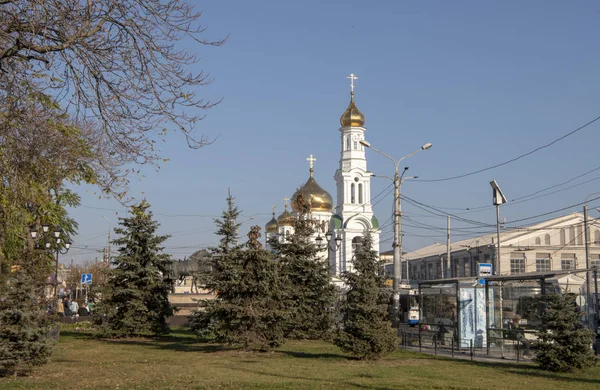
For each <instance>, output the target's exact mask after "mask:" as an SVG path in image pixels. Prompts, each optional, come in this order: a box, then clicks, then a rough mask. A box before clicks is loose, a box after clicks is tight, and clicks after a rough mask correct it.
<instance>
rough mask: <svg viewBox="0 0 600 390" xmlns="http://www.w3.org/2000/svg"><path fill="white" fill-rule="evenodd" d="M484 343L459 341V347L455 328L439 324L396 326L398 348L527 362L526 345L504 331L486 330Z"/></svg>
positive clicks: (455, 355)
mask: <svg viewBox="0 0 600 390" xmlns="http://www.w3.org/2000/svg"><path fill="white" fill-rule="evenodd" d="M488 333H489V339H488V342H487V343H485V344H483V343H481V340H475V339H471V340H462V341H461V346H459V345H458V339H457V337H455V335H456V334H457V332H456V329H455V328H451V327H440V326H439V325H428V324H420V325H418V326H408V325H401V326H400V329H399V335H400V347H401V348H404V349H412V350H418V351H419V352H424V353H430V354H434V355H444V356H448V357H452V358H454V357H457V355H460V356H461V357H463V358H464V357H465V356H466V357H470V358H471V359H474V358H475V357H491V358H500V359H507V360H513V361H516V362H521V361H530V360H529V357H528V356H527V357H524V356H523V355H524V353H525V354H526V355H528V353H529V346H527V347H525V344H524V343H526V342H523V341H519V340H518V339H517V338H516V337H515V338H507V335H506V332H502V331H501V330H496V332H494V329H490V330H489V332H488Z"/></svg>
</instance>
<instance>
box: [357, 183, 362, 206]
mask: <svg viewBox="0 0 600 390" xmlns="http://www.w3.org/2000/svg"><path fill="white" fill-rule="evenodd" d="M362 202H363V185H362V183H360V184H359V185H358V203H359V204H362Z"/></svg>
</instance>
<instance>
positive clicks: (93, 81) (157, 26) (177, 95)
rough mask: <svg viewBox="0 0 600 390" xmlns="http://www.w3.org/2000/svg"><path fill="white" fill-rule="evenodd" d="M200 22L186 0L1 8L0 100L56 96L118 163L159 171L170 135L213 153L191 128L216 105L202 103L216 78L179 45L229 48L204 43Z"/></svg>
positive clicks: (82, 0) (25, 0)
mask: <svg viewBox="0 0 600 390" xmlns="http://www.w3.org/2000/svg"><path fill="white" fill-rule="evenodd" d="M200 17H201V13H200V12H196V11H194V9H193V7H192V6H191V5H189V4H188V3H187V2H186V1H184V0H162V1H161V0H94V1H92V0H12V1H9V0H0V70H2V72H0V100H5V99H7V98H9V97H17V96H26V95H25V93H30V92H31V91H32V90H37V91H43V92H44V93H46V94H48V93H49V94H51V95H52V96H54V97H55V99H56V101H57V103H58V104H60V106H62V107H64V109H65V110H66V111H67V112H69V113H70V114H71V115H73V116H74V119H75V120H76V121H79V122H82V123H83V122H86V123H89V122H90V121H96V122H97V123H98V124H99V126H100V129H102V131H103V132H104V135H105V137H106V138H105V139H106V140H107V141H108V142H109V144H110V145H111V148H112V149H113V150H111V151H110V152H111V153H114V156H115V158H118V159H119V162H120V163H122V164H123V163H129V162H135V163H140V164H144V163H158V162H159V161H160V155H159V151H158V150H157V148H156V140H157V139H159V137H161V138H162V137H163V135H164V132H163V129H166V128H169V127H174V128H175V129H178V130H179V131H180V132H181V133H182V134H183V135H184V136H185V138H186V140H187V142H188V144H189V146H190V147H192V148H200V147H202V146H205V145H208V144H210V143H211V142H212V141H213V140H212V139H210V138H208V137H206V136H204V135H200V136H196V134H195V126H196V124H197V123H198V122H199V121H200V120H202V119H203V118H204V114H203V112H204V111H206V110H208V109H210V108H211V107H213V106H214V105H215V104H218V103H219V102H220V100H217V101H211V100H204V99H202V98H200V97H198V96H197V95H196V91H197V87H198V86H202V85H206V84H208V83H210V82H211V81H212V78H211V77H210V76H209V75H207V74H205V73H203V72H202V71H198V70H197V69H196V65H197V63H198V57H197V56H196V55H195V54H194V53H192V52H189V51H187V50H184V49H181V48H178V47H177V46H176V45H177V44H178V43H180V42H181V41H182V40H183V39H189V38H191V39H192V42H196V43H197V44H199V45H206V46H220V45H222V44H223V43H224V42H225V39H226V38H225V39H220V40H215V41H210V40H205V39H202V35H203V33H205V27H203V26H201V25H199V23H198V21H199V19H200ZM24 85H26V86H24ZM49 91H53V92H49Z"/></svg>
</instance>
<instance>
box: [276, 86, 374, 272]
mask: <svg viewBox="0 0 600 390" xmlns="http://www.w3.org/2000/svg"><path fill="white" fill-rule="evenodd" d="M347 78H348V79H350V103H349V105H348V108H347V109H346V111H344V113H343V114H342V116H341V118H340V125H341V127H340V128H339V132H340V142H339V143H338V145H340V162H339V167H338V169H337V170H336V171H335V173H334V175H333V178H334V180H335V182H336V189H337V194H336V199H335V205H334V200H333V198H332V196H331V195H330V194H329V193H328V192H327V191H325V190H324V189H323V188H322V187H321V186H319V184H318V183H317V181H316V180H315V177H314V171H315V170H314V165H315V164H314V163H315V161H316V158H314V157H313V155H312V154H311V155H310V156H309V157H308V158H307V159H306V160H307V161H308V163H309V177H308V180H307V181H306V183H305V184H304V185H303V186H302V187H300V188H299V189H298V190H297V191H296V192H295V193H294V195H293V196H292V198H291V199H290V198H287V197H286V198H285V199H284V200H285V208H284V211H283V213H281V215H279V216H278V217H277V218H275V212H274V211H273V218H272V219H271V220H270V221H269V222H268V223H267V224H266V225H265V232H266V234H265V238H266V240H269V239H270V238H273V237H275V238H277V239H278V240H280V241H284V240H285V239H286V237H288V236H289V235H290V234H292V233H293V227H292V223H291V221H292V220H293V218H295V217H297V216H298V212H299V210H298V209H297V208H296V206H295V205H294V204H295V202H294V201H295V199H296V198H297V197H298V196H299V195H300V194H301V195H302V196H303V199H305V200H306V201H307V202H308V203H309V205H310V214H311V217H312V218H313V219H314V220H315V226H317V229H316V231H315V233H314V237H313V238H314V240H315V243H316V244H320V245H321V246H322V247H323V250H322V253H321V258H322V259H323V260H324V261H328V263H329V269H330V272H331V274H332V275H333V276H334V277H339V276H340V275H341V274H342V273H343V272H346V271H348V272H352V271H353V264H352V261H353V255H354V250H355V248H356V246H357V245H359V244H360V242H361V241H362V239H363V237H364V235H365V233H366V232H370V234H371V236H372V238H373V249H374V250H375V251H377V253H379V235H380V233H381V230H380V229H379V222H378V221H377V218H376V217H375V215H374V214H373V206H372V204H371V173H370V172H369V171H368V170H367V158H366V155H365V148H364V146H363V145H362V144H361V143H360V141H363V140H365V131H366V129H365V127H364V125H365V116H364V115H363V114H362V113H361V112H360V110H359V109H358V107H357V106H356V103H355V101H354V80H356V79H357V77H356V76H355V75H354V74H350V76H348V77H347ZM290 200H291V206H288V201H290ZM288 208H291V211H290V210H288ZM267 248H268V243H267Z"/></svg>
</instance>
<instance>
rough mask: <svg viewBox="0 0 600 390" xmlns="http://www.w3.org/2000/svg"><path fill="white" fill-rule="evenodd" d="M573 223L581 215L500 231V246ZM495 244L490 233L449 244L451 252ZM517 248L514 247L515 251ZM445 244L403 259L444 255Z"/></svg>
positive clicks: (581, 219)
mask: <svg viewBox="0 0 600 390" xmlns="http://www.w3.org/2000/svg"><path fill="white" fill-rule="evenodd" d="M574 223H583V214H581V213H571V214H568V215H564V216H562V217H558V218H553V219H549V220H547V221H543V222H540V223H538V224H535V225H531V226H524V227H520V228H513V229H509V230H505V231H500V245H501V246H502V247H503V248H505V247H511V246H512V245H516V244H517V243H518V242H519V241H522V240H524V239H527V238H528V237H527V236H531V237H535V236H537V235H539V234H540V232H542V231H544V230H546V229H550V228H560V227H569V226H571V225H573V224H574ZM451 232H452V231H451ZM495 242H496V233H490V234H486V235H483V236H477V237H472V238H468V239H465V240H460V241H454V242H451V243H450V249H451V252H456V251H460V250H468V249H470V248H478V247H487V246H493V245H495ZM517 248H518V247H515V249H517ZM446 252H447V248H446V244H440V243H435V244H433V245H429V246H426V247H424V248H421V249H418V250H416V251H412V252H409V253H406V254H403V255H402V257H403V259H409V260H417V259H423V258H427V257H431V256H436V255H443V254H446Z"/></svg>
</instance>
